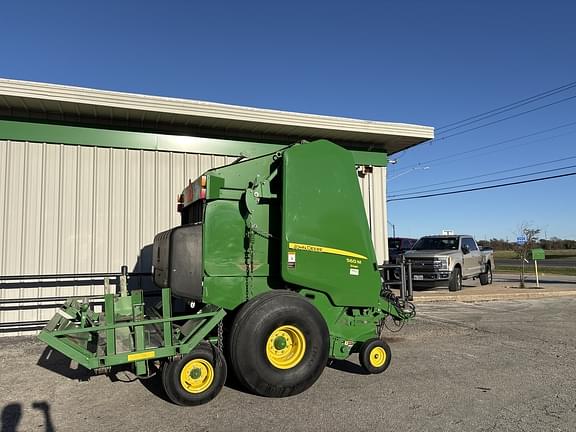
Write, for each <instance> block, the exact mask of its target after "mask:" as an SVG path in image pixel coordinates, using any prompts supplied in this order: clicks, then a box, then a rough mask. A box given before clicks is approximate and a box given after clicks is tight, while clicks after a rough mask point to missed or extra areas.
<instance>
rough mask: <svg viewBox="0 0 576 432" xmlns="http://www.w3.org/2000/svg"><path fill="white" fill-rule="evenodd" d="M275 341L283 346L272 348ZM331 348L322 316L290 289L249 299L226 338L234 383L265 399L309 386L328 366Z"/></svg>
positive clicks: (292, 392) (289, 394) (282, 395)
mask: <svg viewBox="0 0 576 432" xmlns="http://www.w3.org/2000/svg"><path fill="white" fill-rule="evenodd" d="M278 339H281V342H282V343H280V345H279V346H276V341H277V340H278ZM284 343H286V344H285V345H284ZM329 348H330V335H329V333H328V326H327V325H326V322H325V321H324V318H323V317H322V315H321V314H320V312H318V310H317V309H316V308H315V307H314V305H312V304H311V303H310V302H308V301H307V300H306V299H305V298H304V297H302V296H300V295H299V294H296V293H293V292H290V291H272V292H269V293H265V294H262V295H260V296H258V297H255V298H254V299H252V300H250V301H249V302H248V303H246V304H245V305H244V306H243V307H242V309H241V310H240V311H239V313H238V315H237V316H236V319H235V321H234V324H233V326H232V331H231V335H230V360H231V364H232V368H233V370H234V372H235V374H236V377H237V378H238V381H239V382H240V383H241V384H242V385H243V386H244V387H245V388H246V389H247V390H249V391H251V392H253V393H255V394H258V395H260V396H266V397H285V396H292V395H295V394H298V393H301V392H303V391H304V390H306V389H308V388H309V387H310V386H312V384H314V383H315V382H316V380H317V379H318V378H319V377H320V375H321V374H322V371H323V370H324V367H325V366H326V363H327V361H328V352H329Z"/></svg>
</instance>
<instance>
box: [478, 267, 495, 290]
mask: <svg viewBox="0 0 576 432" xmlns="http://www.w3.org/2000/svg"><path fill="white" fill-rule="evenodd" d="M479 279H480V285H490V284H491V283H492V266H491V265H490V263H488V264H486V271H485V272H484V273H480V276H479Z"/></svg>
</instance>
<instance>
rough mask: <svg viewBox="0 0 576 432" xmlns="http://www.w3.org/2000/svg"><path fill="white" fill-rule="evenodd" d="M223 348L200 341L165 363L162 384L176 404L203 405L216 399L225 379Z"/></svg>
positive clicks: (225, 368)
mask: <svg viewBox="0 0 576 432" xmlns="http://www.w3.org/2000/svg"><path fill="white" fill-rule="evenodd" d="M226 374H227V367H226V360H225V359H224V356H223V355H222V351H220V349H218V348H216V347H215V346H213V345H212V344H210V343H209V342H201V343H200V344H199V345H198V346H197V347H196V348H194V349H193V350H192V351H190V352H189V353H188V354H186V355H184V356H183V357H182V358H180V359H176V360H173V361H170V362H166V363H164V366H163V368H162V385H163V387H164V391H165V393H166V396H168V399H170V400H171V401H172V402H174V403H175V404H176V405H187V406H191V405H201V404H204V403H206V402H208V401H211V400H212V399H214V398H215V397H216V396H217V395H218V393H220V390H222V387H223V386H224V383H225V382H226Z"/></svg>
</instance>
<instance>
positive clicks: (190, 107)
mask: <svg viewBox="0 0 576 432" xmlns="http://www.w3.org/2000/svg"><path fill="white" fill-rule="evenodd" d="M0 118H3V119H15V120H25V121H37V122H48V123H59V124H68V125H78V126H92V127H102V128H113V129H121V130H137V131H143V132H156V133H165V134H176V135H194V136H200V137H210V138H224V139H234V140H250V141H258V142H268V143H277V144H291V143H293V142H296V141H301V140H313V139H320V138H324V139H329V140H331V141H334V142H335V143H337V144H340V145H343V146H345V147H348V148H357V149H361V150H365V151H381V152H387V153H388V154H394V153H397V152H399V151H402V150H405V149H407V148H410V147H412V146H415V145H417V144H420V143H422V142H425V141H428V140H430V139H433V138H434V128H432V127H429V126H420V125H413V124H405V123H388V122H380V121H370V120H359V119H351V118H343V117H333V116H324V115H317V114H304V113H296V112H286V111H278V110H271V109H262V108H251V107H243V106H236V105H227V104H220V103H212V102H203V101H195V100H188V99H178V98H169V97H160V96H149V95H142V94H132V93H122V92H113V91H106V90H96V89H90V88H81V87H73V86H65V85H57V84H46V83H38V82H30V81H20V80H12V79H2V78H0Z"/></svg>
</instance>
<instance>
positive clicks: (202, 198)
mask: <svg viewBox="0 0 576 432" xmlns="http://www.w3.org/2000/svg"><path fill="white" fill-rule="evenodd" d="M179 211H180V213H181V216H182V225H181V226H179V227H176V228H173V229H171V230H169V231H165V232H163V233H160V234H158V235H157V236H156V238H155V240H154V249H153V266H154V282H155V284H156V285H157V286H158V287H160V288H162V292H163V296H162V302H161V305H160V306H159V307H144V306H141V304H142V303H143V302H142V298H143V295H142V293H141V292H137V291H134V292H131V293H126V292H122V293H121V294H120V295H113V294H109V295H108V296H107V300H106V309H105V310H104V312H103V313H100V314H97V313H95V312H93V311H92V310H91V309H89V308H88V307H87V305H85V304H82V303H81V302H79V301H77V300H71V301H69V302H67V304H66V305H65V306H64V307H63V309H62V311H60V312H59V314H58V315H56V316H55V318H54V319H53V321H52V322H51V323H50V324H49V325H48V327H47V328H46V329H45V330H44V331H43V332H42V333H41V335H40V337H41V338H42V339H43V340H45V341H46V342H47V343H48V344H50V345H51V346H52V347H54V348H56V349H58V350H60V351H62V352H63V353H65V354H67V355H68V356H70V357H71V358H74V359H75V360H78V361H79V362H80V363H81V364H83V365H84V366H86V367H88V368H89V369H96V368H109V367H111V366H113V365H119V364H131V363H133V364H134V365H135V371H136V372H137V373H138V374H139V375H146V374H150V373H151V372H153V371H154V370H155V369H159V370H160V371H161V374H162V382H163V385H164V389H165V390H166V393H167V395H168V397H169V398H170V399H171V400H172V401H174V402H175V403H178V404H182V405H194V404H200V403H203V402H206V401H208V400H210V399H212V398H213V397H215V396H216V394H218V392H219V391H220V389H221V388H222V386H223V385H224V382H225V380H226V374H227V362H228V363H230V364H231V366H232V369H233V371H234V374H235V375H236V376H237V378H238V380H239V381H240V382H241V383H242V384H243V385H244V386H245V387H246V388H247V389H248V390H249V391H251V392H254V393H256V394H260V395H264V396H273V397H281V396H288V395H293V394H297V393H299V392H301V391H303V390H305V389H306V388H308V387H309V386H311V385H312V384H313V383H314V382H315V381H316V379H317V378H318V377H319V376H320V374H321V373H322V370H323V369H324V367H325V366H326V364H327V361H328V359H345V358H347V357H348V356H349V355H350V354H352V353H354V352H357V353H359V357H360V362H361V364H362V366H363V367H364V368H365V369H366V370H367V371H369V372H371V373H380V372H383V371H384V370H385V369H386V368H387V367H388V365H389V364H390V358H391V353H390V349H389V347H388V345H387V344H386V343H385V342H384V341H382V340H381V339H380V338H379V335H380V330H381V326H382V323H383V322H384V320H385V319H387V318H388V319H393V320H395V321H396V322H400V321H404V320H406V319H409V318H411V317H412V316H413V314H414V308H413V306H412V305H411V304H410V303H409V302H407V301H406V299H401V298H398V297H396V296H394V295H393V294H392V293H391V292H390V291H389V290H384V289H383V286H382V282H381V277H380V272H379V269H378V266H377V261H376V256H375V253H374V248H373V245H372V240H371V234H370V230H369V226H368V223H367V218H366V213H365V210H364V204H363V200H362V196H361V192H360V187H359V183H358V178H357V172H356V165H355V160H354V157H353V155H352V153H351V152H349V151H348V150H346V149H344V148H342V147H339V146H337V145H335V144H333V143H331V142H329V141H324V140H320V141H315V142H310V143H305V144H295V145H292V146H288V147H285V148H284V149H282V150H281V151H279V152H276V153H273V154H269V155H265V156H261V157H256V158H252V159H246V160H243V161H240V162H237V163H234V164H231V165H228V166H225V167H222V168H217V169H213V170H210V171H208V172H206V173H205V174H204V175H203V176H201V177H200V178H198V179H197V180H196V181H194V182H191V183H190V184H189V185H188V187H187V188H186V189H185V190H184V192H183V194H182V196H181V198H180V203H179ZM173 301H178V302H181V303H185V304H186V305H187V307H188V310H187V311H186V312H185V313H184V315H182V314H180V315H176V314H174V313H172V302H173ZM118 310H122V311H123V312H122V314H121V315H120V314H119V313H118ZM103 344H104V345H105V348H103V349H102V348H100V349H96V348H94V347H98V346H102V345H103ZM90 347H92V348H90ZM224 354H225V355H224Z"/></svg>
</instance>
